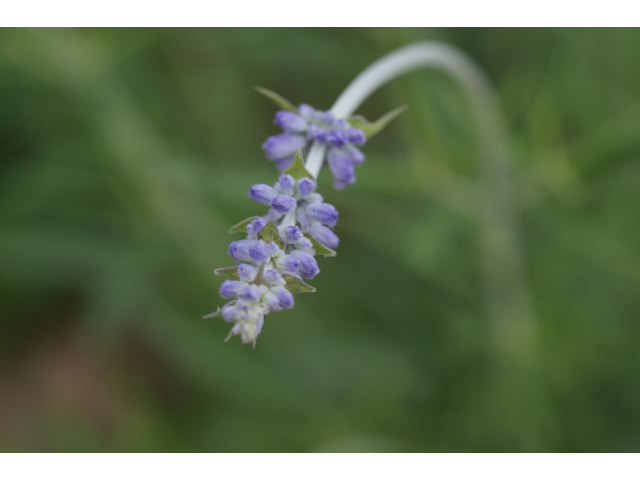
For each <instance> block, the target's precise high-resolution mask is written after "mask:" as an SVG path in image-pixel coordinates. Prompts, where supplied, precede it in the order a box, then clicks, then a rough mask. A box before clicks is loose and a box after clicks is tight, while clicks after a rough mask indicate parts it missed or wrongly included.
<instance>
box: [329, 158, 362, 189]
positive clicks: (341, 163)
mask: <svg viewBox="0 0 640 480" xmlns="http://www.w3.org/2000/svg"><path fill="white" fill-rule="evenodd" d="M327 161H328V162H329V168H330V169H331V175H332V176H333V186H334V187H335V188H337V189H339V190H341V189H343V188H345V187H346V186H348V185H351V184H352V183H354V182H355V181H356V176H355V172H354V169H353V162H352V160H351V157H350V156H349V155H348V154H347V152H345V151H344V150H343V149H341V148H330V149H329V152H328V153H327Z"/></svg>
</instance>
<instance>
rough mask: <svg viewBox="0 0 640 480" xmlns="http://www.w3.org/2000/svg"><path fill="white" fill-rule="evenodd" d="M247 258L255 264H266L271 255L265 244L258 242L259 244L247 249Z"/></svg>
mask: <svg viewBox="0 0 640 480" xmlns="http://www.w3.org/2000/svg"><path fill="white" fill-rule="evenodd" d="M249 256H250V257H251V258H252V259H253V260H255V261H256V262H266V261H267V260H269V257H270V256H271V253H270V252H269V248H268V247H267V244H266V243H265V242H263V241H262V240H260V242H258V243H256V244H255V245H254V246H252V247H250V248H249Z"/></svg>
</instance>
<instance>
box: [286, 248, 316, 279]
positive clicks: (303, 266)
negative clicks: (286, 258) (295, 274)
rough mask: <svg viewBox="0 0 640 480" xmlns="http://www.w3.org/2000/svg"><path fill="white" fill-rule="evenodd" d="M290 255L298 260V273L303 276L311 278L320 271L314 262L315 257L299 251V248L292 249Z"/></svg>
mask: <svg viewBox="0 0 640 480" xmlns="http://www.w3.org/2000/svg"><path fill="white" fill-rule="evenodd" d="M291 255H293V256H294V257H296V258H297V259H298V260H299V261H300V273H301V274H302V275H303V276H304V277H306V278H313V277H315V276H316V275H317V274H318V273H320V269H319V268H318V262H316V259H315V258H313V256H311V255H309V254H308V253H306V252H301V251H300V250H294V251H293V252H292V253H291Z"/></svg>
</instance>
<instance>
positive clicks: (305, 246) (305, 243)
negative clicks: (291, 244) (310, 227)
mask: <svg viewBox="0 0 640 480" xmlns="http://www.w3.org/2000/svg"><path fill="white" fill-rule="evenodd" d="M295 247H296V249H297V250H310V249H312V248H313V243H311V240H309V239H308V238H307V237H301V238H300V240H298V241H297V242H295Z"/></svg>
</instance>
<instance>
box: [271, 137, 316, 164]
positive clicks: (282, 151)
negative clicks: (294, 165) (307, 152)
mask: <svg viewBox="0 0 640 480" xmlns="http://www.w3.org/2000/svg"><path fill="white" fill-rule="evenodd" d="M306 144H307V139H306V138H305V136H304V135H295V134H291V133H281V134H279V135H273V136H271V137H269V138H267V140H266V141H265V142H264V143H263V144H262V148H263V149H264V153H265V155H266V156H267V158H268V159H269V160H285V159H288V158H289V157H293V155H295V153H296V151H297V150H298V149H300V148H304V147H305V145H306Z"/></svg>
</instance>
